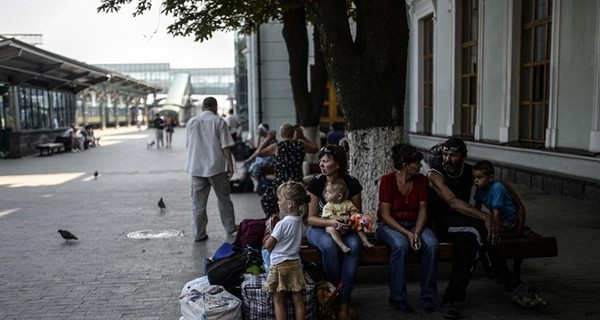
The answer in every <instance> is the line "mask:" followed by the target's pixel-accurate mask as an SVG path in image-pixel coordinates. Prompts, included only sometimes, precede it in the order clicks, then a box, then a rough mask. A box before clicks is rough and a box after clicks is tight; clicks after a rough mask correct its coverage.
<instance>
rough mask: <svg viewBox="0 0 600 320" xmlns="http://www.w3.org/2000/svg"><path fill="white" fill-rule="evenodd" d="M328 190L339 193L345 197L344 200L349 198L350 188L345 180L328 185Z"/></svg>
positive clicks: (338, 180)
mask: <svg viewBox="0 0 600 320" xmlns="http://www.w3.org/2000/svg"><path fill="white" fill-rule="evenodd" d="M327 188H330V190H332V191H337V192H339V193H341V194H342V195H343V196H344V199H346V198H347V197H348V186H347V185H346V181H344V180H343V179H339V178H338V179H335V180H333V181H330V182H328V183H327Z"/></svg>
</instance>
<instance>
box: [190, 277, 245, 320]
mask: <svg viewBox="0 0 600 320" xmlns="http://www.w3.org/2000/svg"><path fill="white" fill-rule="evenodd" d="M179 303H180V305H181V316H182V318H184V319H186V320H216V319H219V320H238V319H241V317H242V302H241V301H240V299H238V298H237V297H236V296H234V295H232V294H231V293H229V292H227V291H226V290H225V288H223V287H222V286H217V285H210V284H209V283H208V278H207V277H201V278H198V279H194V280H192V281H190V282H188V283H186V284H185V286H184V287H183V289H182V290H181V295H180V296H179Z"/></svg>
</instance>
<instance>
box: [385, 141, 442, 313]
mask: <svg viewBox="0 0 600 320" xmlns="http://www.w3.org/2000/svg"><path fill="white" fill-rule="evenodd" d="M392 160H393V162H394V171H392V172H390V173H387V174H385V175H383V177H381V182H380V183H379V212H378V213H377V218H378V222H379V224H378V226H377V231H376V234H375V237H376V239H377V240H378V241H379V242H382V243H384V244H386V245H387V246H388V247H389V248H390V268H389V270H390V298H389V303H390V305H392V306H393V307H394V308H395V309H396V310H398V311H400V312H404V313H412V312H414V309H413V308H412V307H411V306H410V305H409V304H408V300H407V298H408V296H407V294H406V272H407V271H406V263H407V258H408V255H409V252H410V250H411V249H412V250H414V251H421V270H422V274H421V309H422V310H423V311H425V312H427V313H431V312H434V311H435V310H436V307H435V303H434V299H435V297H436V296H437V284H436V281H437V278H436V274H437V261H438V240H437V237H436V236H435V234H434V233H433V231H431V230H430V229H429V228H427V227H426V226H425V224H426V222H427V178H425V176H424V175H422V174H420V173H419V172H420V170H421V166H422V165H421V160H423V155H422V154H421V153H420V152H419V151H417V149H416V148H415V147H413V146H411V145H410V144H406V143H402V144H397V145H394V146H393V147H392Z"/></svg>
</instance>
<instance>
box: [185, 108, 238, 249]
mask: <svg viewBox="0 0 600 320" xmlns="http://www.w3.org/2000/svg"><path fill="white" fill-rule="evenodd" d="M217 107H218V105H217V100H216V99H215V98H213V97H208V98H205V99H204V100H203V102H202V112H201V113H200V114H198V115H196V116H195V117H193V118H191V119H190V120H189V121H188V123H187V125H186V148H187V159H186V164H185V171H186V172H187V173H189V174H190V175H191V176H192V236H193V238H194V241H195V242H200V241H205V240H206V239H208V235H207V234H206V225H207V224H208V216H207V214H206V204H207V201H208V195H209V193H210V188H211V186H212V187H213V188H214V190H215V194H216V195H217V200H218V207H219V214H220V216H221V223H222V224H223V227H224V228H225V231H226V232H227V234H228V235H232V234H234V233H235V232H236V230H237V227H236V225H235V212H234V209H233V203H232V202H231V198H230V193H231V188H230V186H229V179H230V178H231V176H232V175H233V160H232V158H231V146H233V145H234V144H235V142H234V141H233V139H232V137H231V134H230V132H229V128H228V127H227V124H226V123H225V120H223V118H221V117H219V115H218V114H217Z"/></svg>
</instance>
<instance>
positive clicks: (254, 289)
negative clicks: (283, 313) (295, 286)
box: [241, 273, 317, 320]
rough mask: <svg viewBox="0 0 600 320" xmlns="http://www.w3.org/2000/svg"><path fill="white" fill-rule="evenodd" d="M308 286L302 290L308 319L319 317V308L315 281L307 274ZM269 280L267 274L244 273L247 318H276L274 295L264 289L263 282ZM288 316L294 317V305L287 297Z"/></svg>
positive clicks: (245, 314) (244, 313)
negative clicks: (316, 300) (317, 306)
mask: <svg viewBox="0 0 600 320" xmlns="http://www.w3.org/2000/svg"><path fill="white" fill-rule="evenodd" d="M304 277H305V278H306V287H305V289H304V290H303V291H302V296H303V297H304V306H305V309H306V319H310V320H315V319H317V308H316V305H315V287H316V285H315V283H314V281H313V280H312V279H311V278H310V277H309V276H308V275H307V274H305V275H304ZM266 281H267V274H266V273H261V274H259V275H252V274H248V273H247V274H244V282H242V286H241V288H242V306H243V307H242V309H243V310H242V311H243V312H242V313H243V316H244V319H246V320H275V310H274V309H273V296H272V295H271V293H269V292H265V291H263V290H262V286H263V284H264V283H265V282H266ZM287 313H288V315H287V317H288V319H294V305H293V303H292V299H291V298H289V297H288V299H287Z"/></svg>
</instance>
